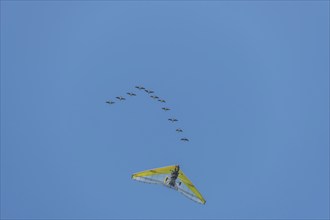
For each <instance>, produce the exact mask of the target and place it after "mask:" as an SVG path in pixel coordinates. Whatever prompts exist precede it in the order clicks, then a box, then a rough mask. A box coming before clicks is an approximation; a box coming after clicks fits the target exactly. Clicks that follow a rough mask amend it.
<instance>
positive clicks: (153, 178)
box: [132, 165, 175, 184]
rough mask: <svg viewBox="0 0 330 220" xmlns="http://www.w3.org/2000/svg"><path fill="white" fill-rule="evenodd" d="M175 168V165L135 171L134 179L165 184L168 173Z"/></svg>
mask: <svg viewBox="0 0 330 220" xmlns="http://www.w3.org/2000/svg"><path fill="white" fill-rule="evenodd" d="M174 168H175V165H173V166H166V167H160V168H155V169H150V170H145V171H141V172H138V173H134V174H133V175H132V179H134V180H137V181H141V182H144V183H154V184H164V179H165V178H166V175H168V174H170V173H171V171H172V170H174Z"/></svg>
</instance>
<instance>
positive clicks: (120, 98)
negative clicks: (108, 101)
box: [116, 96, 126, 101]
mask: <svg viewBox="0 0 330 220" xmlns="http://www.w3.org/2000/svg"><path fill="white" fill-rule="evenodd" d="M116 99H119V100H120V101H122V100H126V99H125V98H124V97H122V96H117V97H116Z"/></svg>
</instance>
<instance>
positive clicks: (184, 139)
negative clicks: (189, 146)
mask: <svg viewBox="0 0 330 220" xmlns="http://www.w3.org/2000/svg"><path fill="white" fill-rule="evenodd" d="M181 141H189V139H188V138H181Z"/></svg>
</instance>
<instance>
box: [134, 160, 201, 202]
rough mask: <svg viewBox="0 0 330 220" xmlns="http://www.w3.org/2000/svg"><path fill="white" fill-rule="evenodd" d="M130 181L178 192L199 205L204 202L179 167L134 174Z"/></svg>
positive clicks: (174, 166)
mask: <svg viewBox="0 0 330 220" xmlns="http://www.w3.org/2000/svg"><path fill="white" fill-rule="evenodd" d="M132 179H134V180H137V181H141V182H144V183H153V184H159V185H163V186H166V187H168V188H170V189H174V190H176V191H179V192H180V193H182V195H184V196H186V197H187V198H189V199H191V200H193V201H195V202H197V203H200V204H205V202H206V200H205V199H204V198H203V196H202V194H201V193H200V192H199V191H198V190H197V188H196V187H195V186H194V184H193V183H192V182H191V181H190V180H189V179H188V177H187V176H186V175H185V174H184V173H183V172H182V170H180V166H179V165H172V166H166V167H160V168H155V169H151V170H145V171H142V172H138V173H134V174H133V175H132Z"/></svg>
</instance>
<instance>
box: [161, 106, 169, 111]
mask: <svg viewBox="0 0 330 220" xmlns="http://www.w3.org/2000/svg"><path fill="white" fill-rule="evenodd" d="M162 109H163V110H164V111H169V110H171V109H169V108H165V107H164V108H162Z"/></svg>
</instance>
